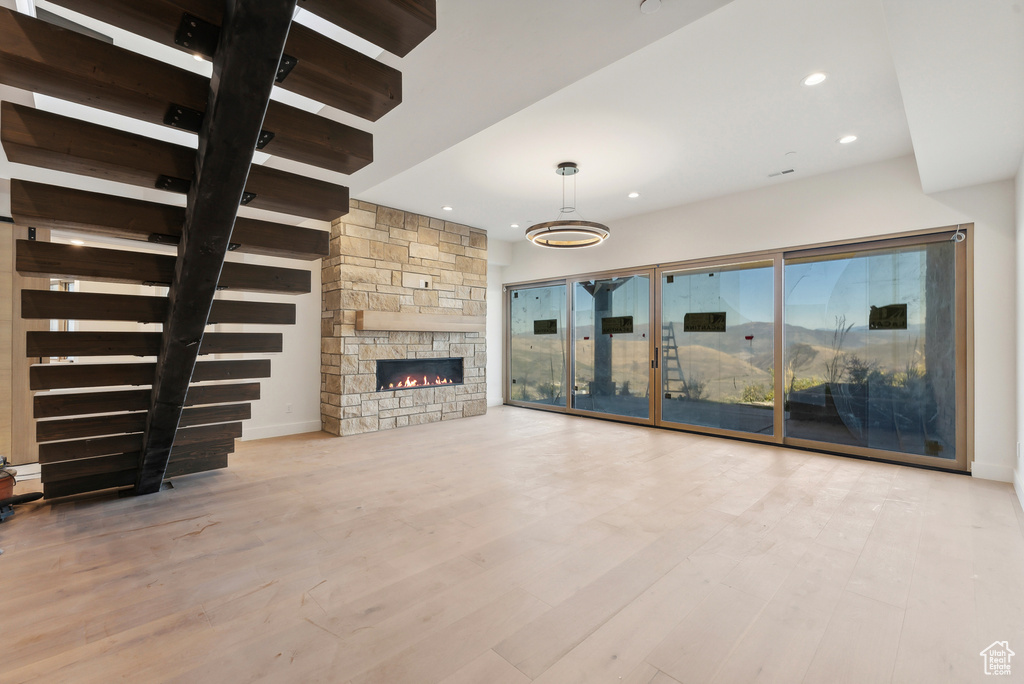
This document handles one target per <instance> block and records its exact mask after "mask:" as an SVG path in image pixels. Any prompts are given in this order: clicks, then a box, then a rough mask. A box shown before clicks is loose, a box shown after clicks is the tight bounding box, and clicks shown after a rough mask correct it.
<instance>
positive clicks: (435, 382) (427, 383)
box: [377, 358, 463, 392]
mask: <svg viewBox="0 0 1024 684" xmlns="http://www.w3.org/2000/svg"><path fill="white" fill-rule="evenodd" d="M462 382H463V372H462V359H461V358H450V359H378V360H377V391H378V392H388V391H391V390H399V389H416V388H419V387H440V386H447V385H461V384H462Z"/></svg>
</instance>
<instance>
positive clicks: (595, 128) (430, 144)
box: [349, 0, 1024, 240]
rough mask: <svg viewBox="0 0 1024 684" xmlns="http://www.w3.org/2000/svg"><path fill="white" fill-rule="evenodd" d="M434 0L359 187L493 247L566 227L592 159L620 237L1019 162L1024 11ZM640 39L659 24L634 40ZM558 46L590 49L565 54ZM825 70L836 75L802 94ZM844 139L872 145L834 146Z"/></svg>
mask: <svg viewBox="0 0 1024 684" xmlns="http://www.w3.org/2000/svg"><path fill="white" fill-rule="evenodd" d="M438 4H439V19H438V30H437V32H436V33H435V34H434V35H433V36H431V37H430V38H429V39H428V40H427V41H426V42H425V43H424V44H423V45H421V46H420V47H419V48H417V49H416V50H415V51H413V52H412V53H411V54H410V55H409V56H408V57H406V58H405V59H404V60H401V61H400V62H396V64H397V65H398V66H399V67H400V68H402V70H403V72H404V73H405V78H406V88H407V89H408V88H414V89H416V90H418V91H419V94H418V95H416V96H412V97H410V96H409V95H408V94H407V98H406V101H405V102H404V103H403V104H402V106H401V107H399V108H398V109H397V110H396V111H395V112H393V113H391V114H389V115H388V117H385V119H384V120H382V122H381V125H380V126H378V128H377V130H376V131H375V133H376V146H377V150H378V152H377V160H376V161H375V162H374V164H373V165H372V166H371V167H369V168H368V169H367V170H366V171H363V172H360V173H359V174H355V175H354V176H353V177H352V178H351V179H349V180H350V184H351V186H352V188H353V194H354V195H355V196H358V197H360V198H362V199H366V200H369V201H372V202H378V203H381V204H386V205H392V206H397V207H400V208H403V209H407V210H410V211H415V212H419V213H424V214H427V215H432V216H444V217H445V218H449V217H450V219H451V220H454V221H459V222H463V223H467V224H470V225H474V226H478V227H481V228H485V229H487V230H488V231H490V233H491V235H492V237H495V238H500V239H507V240H518V239H520V238H521V236H522V231H523V229H525V227H526V226H528V225H530V224H531V223H535V222H539V221H550V220H552V219H554V218H556V216H557V214H558V209H559V207H560V206H561V179H560V178H559V177H558V176H557V175H556V174H555V173H554V167H555V165H556V164H557V163H558V162H560V161H569V160H571V161H576V162H578V163H579V164H580V168H581V172H580V174H579V176H577V190H578V201H577V206H578V208H579V210H580V213H581V214H582V215H583V217H584V218H586V219H590V220H598V221H603V222H606V223H609V224H611V225H612V226H613V227H614V222H615V220H617V219H621V218H624V217H627V216H631V215H635V214H640V213H646V212H648V211H654V210H658V209H663V208H666V207H670V206H675V205H679V204H684V203H687V202H692V201H696V200H700V199H704V198H708V197H713V196H718V195H724V194H728V193H732V192H737V191H741V190H746V189H751V188H755V187H761V186H766V185H770V184H773V183H783V182H787V181H789V180H791V179H794V178H800V177H807V176H809V175H813V174H819V173H825V172H829V171H835V170H838V169H843V168H847V167H851V166H857V165H861V164H865V163H869V162H874V161H879V160H882V159H888V158H893V157H898V156H903V155H906V154H910V153H912V152H913V153H916V154H917V157H918V162H919V165H920V167H921V175H922V179H923V180H924V182H925V183H924V186H925V190H926V191H929V192H932V191H938V190H944V189H948V188H952V187H962V186H967V185H973V184H977V183H982V182H988V181H991V180H998V179H1003V178H1009V177H1012V176H1013V175H1014V173H1015V171H1016V169H1017V167H1018V165H1019V163H1020V160H1021V156H1022V154H1024V18H1022V14H1021V11H1020V5H1021V2H1019V1H1018V0H1014V1H1012V2H1011V1H1009V0H772V1H771V2H766V1H765V0H732V1H731V2H728V3H717V4H719V5H721V6H720V7H719V8H718V9H717V10H715V11H712V12H711V13H709V14H706V15H704V13H705V11H706V10H707V9H709V8H710V7H711V5H712V4H714V3H707V2H702V3H694V2H692V0H665V2H664V5H663V9H662V10H661V12H659V13H657V14H653V15H643V14H641V13H640V12H639V9H638V7H639V0H599V1H586V0H561V1H560V2H551V0H519V1H518V2H515V3H480V2H463V1H461V0H439V3H438ZM552 6H554V7H556V8H557V9H558V16H552V15H553V14H555V10H552V9H551V8H552ZM470 8H475V9H470ZM693 9H697V10H698V11H689V10H693ZM681 13H682V14H681ZM701 15H704V16H701ZM695 17H697V18H695ZM567 18H568V23H565V22H566V19H567ZM574 22H575V23H574ZM577 23H578V24H582V26H577V25H576V24H577ZM645 26H650V27H656V29H657V31H655V29H652V31H655V32H654V33H652V34H650V35H649V39H648V40H647V42H646V45H643V46H638V45H637V37H638V36H641V35H645V34H642V33H640V27H645ZM666 27H668V28H669V31H666V30H665V29H666ZM584 33H585V34H586V37H583V36H584ZM593 35H598V36H600V38H599V39H597V40H594V39H593V38H592V37H591V36H593ZM471 36H478V38H477V39H475V40H474V39H473V38H471ZM479 36H486V39H480V38H479ZM553 36H554V37H555V38H556V39H557V40H558V41H560V43H561V44H573V43H580V44H585V45H586V46H588V47H589V48H590V50H588V51H586V53H585V54H580V55H578V57H579V58H578V59H576V58H570V57H567V56H565V53H564V52H563V53H561V54H558V53H557V52H556V50H555V48H554V47H552V43H551V41H552V37H553ZM661 36H664V37H661ZM527 45H528V46H534V48H535V49H526V48H524V47H523V46H527ZM573 54H574V55H576V54H577V53H575V52H574V53H573ZM513 62H514V65H515V69H514V73H509V65H510V63H513ZM469 64H473V65H475V66H474V67H473V68H468V67H467V66H466V65H469ZM816 70H822V71H825V72H827V73H828V74H829V79H828V80H827V81H826V82H825V83H823V84H822V85H819V86H816V87H813V88H809V87H806V86H803V85H802V84H801V82H800V81H801V79H802V78H803V77H804V76H805V75H807V74H809V73H811V72H812V71H816ZM496 81H498V82H499V83H500V86H501V87H499V88H497V90H498V91H501V92H502V97H500V98H499V99H498V100H495V91H496V88H495V82H496ZM553 86H554V87H553ZM559 86H560V88H559ZM424 91H427V92H424ZM421 98H422V99H421ZM513 100H514V102H513ZM905 100H906V101H907V103H908V104H906V105H905V103H904V101H905ZM908 121H909V125H908ZM846 133H854V134H856V135H858V136H859V140H858V141H857V142H855V143H853V144H852V145H839V144H837V142H836V141H837V139H838V138H839V137H840V136H841V135H844V134H846ZM398 150H400V152H399V151H398ZM788 168H793V169H794V170H795V172H794V173H792V174H788V175H785V176H778V177H774V178H770V177H769V174H772V173H775V172H778V171H782V170H784V169H788ZM630 191H638V192H640V193H641V197H640V198H639V199H636V200H630V199H627V197H626V195H627V193H629V192H630ZM442 205H450V206H453V207H454V208H455V210H454V211H452V212H443V211H441V206H442ZM512 223H518V224H521V226H522V228H520V229H512V228H510V224H512Z"/></svg>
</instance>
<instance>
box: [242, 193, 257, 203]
mask: <svg viewBox="0 0 1024 684" xmlns="http://www.w3.org/2000/svg"><path fill="white" fill-rule="evenodd" d="M254 199H256V193H255V192H243V193H242V201H241V202H239V204H242V205H245V204H248V203H249V202H252V201H253V200H254Z"/></svg>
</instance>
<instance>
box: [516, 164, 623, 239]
mask: <svg viewBox="0 0 1024 684" xmlns="http://www.w3.org/2000/svg"><path fill="white" fill-rule="evenodd" d="M579 171H580V167H579V165H577V164H576V163H575V162H562V163H561V164H559V165H558V166H557V167H556V168H555V173H557V174H558V175H559V176H561V177H562V209H561V211H559V213H558V218H557V219H556V220H554V221H548V222H546V223H537V224H535V225H532V226H530V227H529V228H527V229H526V239H527V240H529V241H530V242H532V243H533V244H535V245H540V246H541V247H552V248H555V249H580V248H582V247H593V246H594V245H599V244H601V243H602V242H604V241H605V240H607V239H608V236H609V235H611V231H610V230H609V228H608V226H606V225H604V224H603V223H596V222H594V221H584V220H583V218H582V217H580V218H562V217H563V216H566V215H571V214H576V215H577V216H579V213H578V212H577V211H576V174H577V173H579ZM569 176H571V177H572V202H571V203H566V182H565V179H566V178H567V177H569Z"/></svg>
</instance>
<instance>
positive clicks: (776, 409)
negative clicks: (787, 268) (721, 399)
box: [654, 251, 786, 444]
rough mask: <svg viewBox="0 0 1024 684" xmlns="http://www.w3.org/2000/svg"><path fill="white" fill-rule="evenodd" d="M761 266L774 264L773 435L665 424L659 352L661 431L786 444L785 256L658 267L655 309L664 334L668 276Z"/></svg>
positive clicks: (756, 255) (760, 254)
mask: <svg viewBox="0 0 1024 684" xmlns="http://www.w3.org/2000/svg"><path fill="white" fill-rule="evenodd" d="M756 264H761V265H762V266H767V265H768V264H771V266H772V269H773V287H774V292H773V296H772V298H773V309H772V311H773V316H774V320H773V323H772V328H773V337H772V364H773V365H774V367H775V368H776V372H775V382H774V387H773V390H774V396H775V401H774V402H773V406H772V434H770V435H762V434H759V433H756V432H744V431H742V430H732V429H729V428H716V427H708V426H705V425H694V424H691V423H679V422H675V421H670V420H664V419H663V418H662V402H663V398H664V396H665V390H664V388H663V387H662V384H661V380H662V373H661V368H660V365H661V359H660V356H661V353H660V352H661V350H660V348H659V349H657V350H656V351H655V355H654V358H656V359H657V365H658V366H659V368H658V373H657V376H658V394H657V397H656V405H657V408H656V411H657V413H656V414H655V415H656V416H657V422H656V425H658V426H659V427H666V428H671V429H674V430H685V431H687V432H699V433H701V434H708V435H716V436H719V437H735V438H738V439H745V440H748V441H754V442H765V443H767V444H782V443H783V428H784V422H785V420H784V419H785V414H784V408H785V402H782V401H779V400H778V398H779V397H781V396H782V394H780V391H781V390H782V389H784V388H785V383H786V380H785V377H784V374H781V373H779V372H778V370H777V369H778V368H780V367H781V364H782V351H783V349H782V326H780V325H778V321H781V320H782V312H783V306H782V298H781V297H779V296H778V293H779V292H781V291H782V290H781V287H782V265H783V262H782V252H781V251H771V252H750V253H748V254H737V255H732V256H727V257H709V258H706V259H692V260H689V261H679V262H675V263H672V264H664V265H661V264H659V265H658V267H657V268H656V270H655V271H656V274H657V278H656V285H655V300H656V304H655V308H656V310H657V312H658V330H662V326H663V325H664V320H663V317H662V312H663V309H662V304H663V303H664V291H663V290H664V284H663V279H664V276H666V275H668V274H676V273H679V272H681V271H699V270H703V269H711V268H727V267H732V266H747V265H749V266H754V265H756ZM658 345H659V347H660V345H661V339H660V335H659V339H658Z"/></svg>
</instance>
